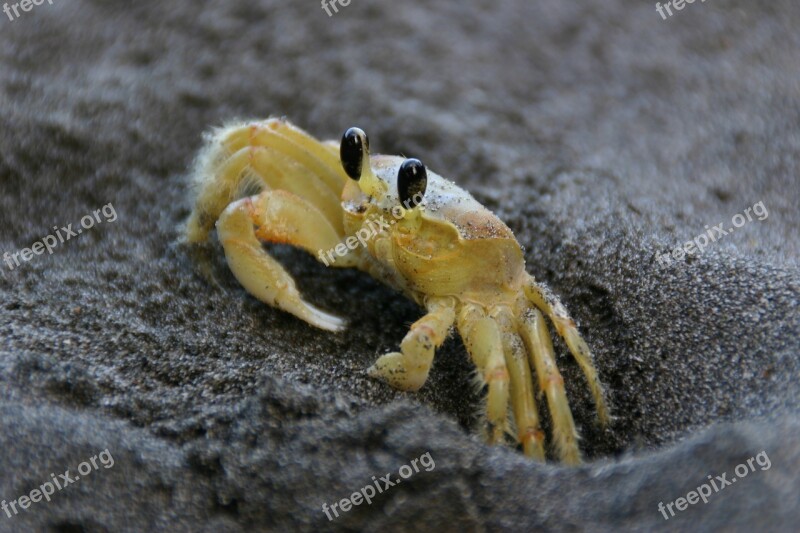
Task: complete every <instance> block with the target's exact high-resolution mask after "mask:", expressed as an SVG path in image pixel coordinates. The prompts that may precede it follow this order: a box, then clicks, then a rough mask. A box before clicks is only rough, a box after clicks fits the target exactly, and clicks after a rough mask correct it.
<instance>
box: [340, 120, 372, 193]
mask: <svg viewBox="0 0 800 533" xmlns="http://www.w3.org/2000/svg"><path fill="white" fill-rule="evenodd" d="M339 158H340V159H341V160H342V167H343V168H344V172H345V174H347V175H348V176H350V178H351V179H354V180H356V181H358V180H360V179H361V169H362V168H363V166H364V159H366V160H367V164H369V139H368V138H367V134H366V133H364V130H362V129H361V128H350V129H348V130H347V131H346V132H344V135H342V144H341V146H340V147H339Z"/></svg>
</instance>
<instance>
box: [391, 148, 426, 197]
mask: <svg viewBox="0 0 800 533" xmlns="http://www.w3.org/2000/svg"><path fill="white" fill-rule="evenodd" d="M427 186H428V171H427V170H425V165H423V164H422V161H420V160H419V159H406V160H405V161H403V164H402V165H400V170H398V171H397V194H398V196H400V203H401V204H403V207H405V208H406V209H413V208H415V207H416V206H417V205H419V203H420V202H421V201H422V197H423V196H425V188H426V187H427Z"/></svg>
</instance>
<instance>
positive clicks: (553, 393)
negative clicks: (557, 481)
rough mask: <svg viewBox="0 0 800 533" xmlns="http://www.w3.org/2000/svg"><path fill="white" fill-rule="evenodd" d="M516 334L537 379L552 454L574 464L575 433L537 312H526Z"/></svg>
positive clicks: (576, 457)
mask: <svg viewBox="0 0 800 533" xmlns="http://www.w3.org/2000/svg"><path fill="white" fill-rule="evenodd" d="M519 332H520V335H521V336H522V338H523V340H524V341H525V345H526V347H527V348H528V354H529V355H530V359H531V365H532V366H533V368H534V369H535V370H536V375H537V377H538V378H539V389H540V390H541V391H543V392H544V393H545V395H546V397H547V405H548V406H549V407H550V417H551V418H552V420H553V443H554V445H555V448H556V451H557V452H558V455H559V457H560V459H561V460H562V461H564V462H565V463H567V464H578V463H580V462H581V456H580V451H579V449H578V432H577V431H576V430H575V421H574V420H573V419H572V411H570V408H569V402H568V401H567V393H566V391H565V390H564V379H563V378H562V377H561V374H560V373H559V371H558V367H557V366H556V361H555V356H554V355H553V343H552V342H551V341H550V333H549V332H548V331H547V324H546V323H545V320H544V317H543V316H542V313H540V312H539V310H538V309H530V310H529V311H528V313H527V314H525V315H523V317H522V319H521V321H520V325H519Z"/></svg>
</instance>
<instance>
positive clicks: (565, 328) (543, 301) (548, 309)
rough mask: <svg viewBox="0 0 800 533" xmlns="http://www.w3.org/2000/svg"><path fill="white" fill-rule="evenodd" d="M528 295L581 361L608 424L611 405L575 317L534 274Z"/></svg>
mask: <svg viewBox="0 0 800 533" xmlns="http://www.w3.org/2000/svg"><path fill="white" fill-rule="evenodd" d="M525 295H526V296H527V297H528V299H529V300H530V301H531V302H532V303H533V304H534V305H535V306H536V307H538V308H539V309H541V310H542V311H543V312H544V313H545V314H546V315H547V316H548V317H549V318H550V320H552V322H553V325H555V327H556V331H557V332H558V334H559V335H561V337H562V338H563V339H564V341H565V342H566V343H567V347H568V348H569V351H570V352H571V353H572V356H573V357H574V358H575V360H576V361H577V362H578V365H579V366H580V367H581V370H583V373H584V375H585V376H586V379H587V380H588V382H589V388H590V389H591V391H592V396H594V402H595V405H596V406H597V417H598V419H599V420H600V423H601V424H602V425H604V426H606V425H608V421H609V420H608V409H607V408H606V403H605V399H604V396H603V386H602V385H601V384H600V378H599V377H598V376H597V369H595V367H594V363H593V362H592V354H591V352H590V351H589V347H588V346H587V345H586V341H584V340H583V338H582V337H581V336H580V333H578V329H577V328H576V327H575V321H574V320H572V318H570V316H569V314H568V313H567V310H566V309H565V308H564V305H563V304H562V303H561V302H560V301H559V300H558V298H557V297H556V296H555V295H554V294H553V293H551V292H550V291H549V290H548V289H547V288H546V287H543V286H541V285H539V284H537V283H536V281H535V280H534V279H533V277H531V278H530V280H529V282H528V283H527V284H526V285H525Z"/></svg>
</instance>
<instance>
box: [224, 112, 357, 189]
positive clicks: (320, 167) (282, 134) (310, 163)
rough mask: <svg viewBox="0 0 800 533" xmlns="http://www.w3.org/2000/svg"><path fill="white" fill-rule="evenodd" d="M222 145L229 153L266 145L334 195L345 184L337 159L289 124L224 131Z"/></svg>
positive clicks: (256, 124)
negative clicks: (300, 168) (316, 178)
mask: <svg viewBox="0 0 800 533" xmlns="http://www.w3.org/2000/svg"><path fill="white" fill-rule="evenodd" d="M223 135H224V138H223V145H224V146H225V147H226V148H227V149H228V151H229V152H230V153H233V152H236V151H237V150H240V149H242V148H244V147H245V146H266V147H269V148H273V149H275V150H277V151H279V152H282V153H284V154H286V155H287V156H288V157H290V158H292V159H294V160H295V161H297V162H298V163H300V164H301V165H303V166H304V167H306V168H308V169H309V170H310V171H311V172H313V173H314V174H316V175H317V176H319V177H320V178H322V180H323V181H324V182H325V183H326V184H327V185H328V187H330V188H331V190H332V191H333V192H334V193H336V194H337V195H338V194H340V193H341V192H342V188H343V187H344V184H345V183H346V181H347V179H348V178H347V175H346V174H345V173H344V170H343V169H342V164H341V162H340V161H339V158H338V156H336V155H335V154H333V153H331V151H330V150H329V149H327V148H326V147H325V146H324V145H323V144H322V143H321V142H320V141H318V140H317V139H315V138H314V137H312V136H311V135H309V134H308V133H306V132H305V131H303V130H301V129H300V128H298V127H297V126H294V125H292V124H291V123H289V122H287V121H285V120H282V119H279V118H271V119H268V120H262V121H258V122H252V123H249V124H243V125H239V126H235V127H232V128H228V129H227V130H224V131H223Z"/></svg>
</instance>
